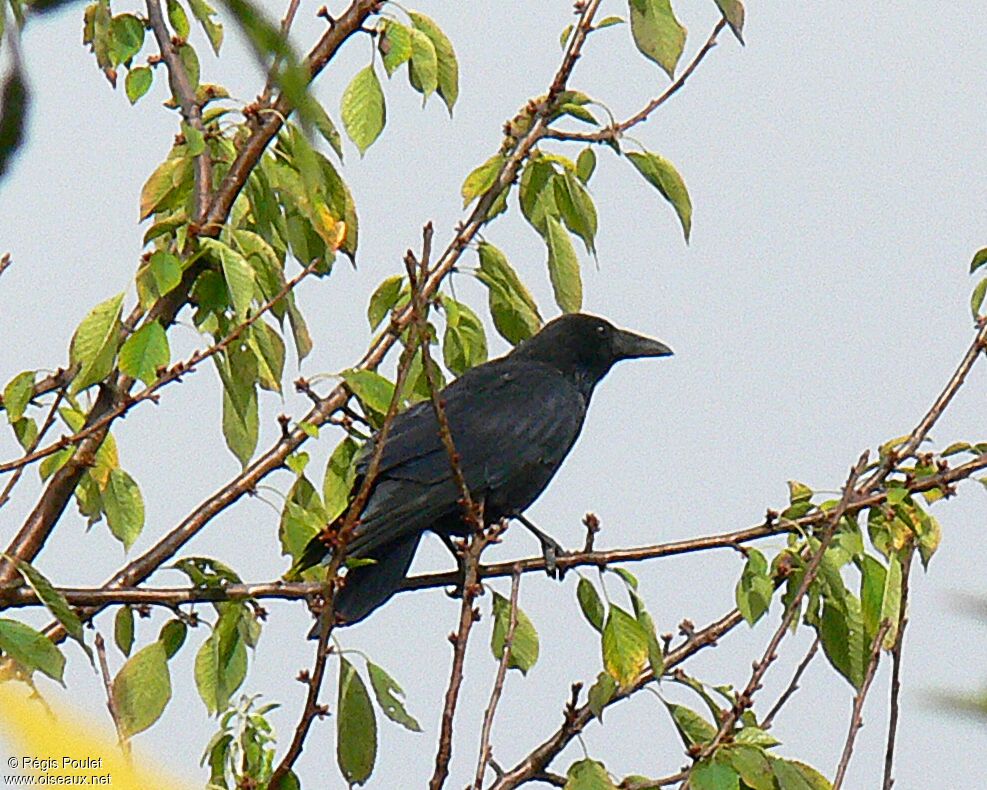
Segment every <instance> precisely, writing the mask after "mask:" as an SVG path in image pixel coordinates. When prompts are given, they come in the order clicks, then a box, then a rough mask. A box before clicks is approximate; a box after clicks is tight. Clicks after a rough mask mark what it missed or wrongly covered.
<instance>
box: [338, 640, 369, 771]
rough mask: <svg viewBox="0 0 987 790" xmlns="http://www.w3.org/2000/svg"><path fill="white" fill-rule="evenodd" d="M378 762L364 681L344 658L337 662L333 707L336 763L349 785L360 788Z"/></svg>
mask: <svg viewBox="0 0 987 790" xmlns="http://www.w3.org/2000/svg"><path fill="white" fill-rule="evenodd" d="M376 759H377V719H376V717H375V716H374V709H373V706H372V705H371V704H370V695H369V694H367V687H366V686H364V685H363V680H362V679H361V678H360V675H359V674H358V673H357V671H356V670H355V669H354V668H353V665H352V664H350V662H349V661H347V660H346V659H345V658H343V657H342V656H340V659H339V697H338V702H337V705H336V762H337V763H338V764H339V769H340V770H341V771H342V772H343V777H344V778H345V779H346V781H347V782H348V783H349V784H350V786H352V785H362V784H364V783H365V782H366V781H367V779H369V778H370V774H371V773H373V770H374V762H375V761H376Z"/></svg>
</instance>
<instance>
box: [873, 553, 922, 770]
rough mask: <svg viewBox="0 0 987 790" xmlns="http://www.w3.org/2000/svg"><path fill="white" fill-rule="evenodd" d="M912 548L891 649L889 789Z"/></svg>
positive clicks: (906, 562)
mask: <svg viewBox="0 0 987 790" xmlns="http://www.w3.org/2000/svg"><path fill="white" fill-rule="evenodd" d="M914 556H915V552H914V550H910V551H909V552H908V553H907V554H905V558H904V560H903V561H902V563H901V604H900V608H899V610H898V631H897V638H896V639H895V643H894V647H893V648H892V649H891V703H890V710H889V712H888V747H887V750H886V751H885V754H884V782H883V784H882V785H881V787H882V789H883V790H891V787H892V785H894V778H893V776H892V773H893V771H894V747H895V737H896V736H897V734H898V698H899V696H900V694H901V650H902V644H903V643H904V641H905V626H906V625H907V624H908V577H909V575H910V573H911V569H912V559H913V558H914Z"/></svg>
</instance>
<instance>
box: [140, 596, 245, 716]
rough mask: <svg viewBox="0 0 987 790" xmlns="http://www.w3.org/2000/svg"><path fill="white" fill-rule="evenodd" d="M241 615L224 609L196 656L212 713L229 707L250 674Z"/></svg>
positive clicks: (201, 693) (203, 693) (197, 680)
mask: <svg viewBox="0 0 987 790" xmlns="http://www.w3.org/2000/svg"><path fill="white" fill-rule="evenodd" d="M239 616H240V612H239V611H238V610H236V609H233V608H230V609H226V610H224V612H223V614H222V615H220V618H219V620H218V621H217V623H216V627H215V628H214V629H213V632H212V634H210V635H209V638H208V639H206V641H205V642H203V643H202V647H200V648H199V652H198V653H197V654H196V656H195V685H196V688H197V689H198V690H199V696H200V697H201V698H202V701H203V702H204V703H205V704H206V708H207V710H208V711H209V713H210V714H216V713H220V712H222V711H224V710H225V709H226V706H227V705H228V704H229V701H230V697H231V696H232V695H233V693H234V692H235V691H236V690H237V689H238V688H240V685H241V684H242V683H243V680H244V678H245V677H246V675H247V648H246V646H245V645H244V643H243V639H242V638H241V636H240V632H239V629H238V622H237V621H238V620H239ZM158 644H160V643H158Z"/></svg>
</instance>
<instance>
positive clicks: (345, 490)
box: [322, 437, 359, 522]
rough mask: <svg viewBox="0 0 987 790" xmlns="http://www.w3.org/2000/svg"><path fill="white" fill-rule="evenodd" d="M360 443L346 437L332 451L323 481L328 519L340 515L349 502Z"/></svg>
mask: <svg viewBox="0 0 987 790" xmlns="http://www.w3.org/2000/svg"><path fill="white" fill-rule="evenodd" d="M357 450H359V445H358V444H357V443H356V442H355V441H354V440H353V439H351V438H350V437H346V438H345V439H343V441H341V442H340V443H339V444H338V445H336V449H335V450H333V451H332V455H331V456H329V461H328V462H327V463H326V474H325V478H324V479H323V481H322V499H323V501H324V502H325V513H326V521H327V522H328V521H331V520H332V519H334V518H336V516H338V515H340V514H341V513H342V512H343V511H344V510H345V509H346V505H347V504H349V497H350V491H351V490H352V489H353V481H354V479H355V478H356V465H355V463H354V461H355V459H356V455H357Z"/></svg>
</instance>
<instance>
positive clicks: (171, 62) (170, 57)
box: [146, 0, 212, 224]
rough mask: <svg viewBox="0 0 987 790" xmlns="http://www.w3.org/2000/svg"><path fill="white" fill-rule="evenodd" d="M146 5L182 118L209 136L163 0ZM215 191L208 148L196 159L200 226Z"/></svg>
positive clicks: (196, 186) (150, 0)
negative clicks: (162, 8)
mask: <svg viewBox="0 0 987 790" xmlns="http://www.w3.org/2000/svg"><path fill="white" fill-rule="evenodd" d="M146 5H147V21H148V23H149V24H150V26H151V30H152V31H153V32H154V38H155V39H156V40H157V42H158V50H159V51H160V52H161V59H162V60H163V61H164V62H165V66H166V67H167V69H168V83H169V85H170V86H171V92H172V93H173V94H174V96H175V100H176V102H177V103H178V106H179V108H181V111H182V117H183V118H185V122H186V123H187V124H188V125H189V126H191V127H192V128H193V129H195V130H196V131H198V132H200V133H202V134H205V131H206V127H205V126H204V125H203V123H202V106H201V104H200V103H199V101H198V100H197V99H196V96H195V88H194V87H193V85H192V80H191V79H190V78H189V75H188V71H187V70H186V69H185V64H184V63H183V62H182V59H181V57H180V56H179V54H178V50H177V49H176V48H175V46H174V44H172V41H171V37H170V36H169V35H168V27H167V25H166V24H165V21H164V16H163V15H162V13H161V3H160V2H159V0H146ZM211 190H212V159H211V158H210V154H209V147H208V146H206V148H205V149H204V150H203V151H202V152H201V153H200V154H199V155H198V156H197V157H195V207H194V209H193V213H194V215H195V222H196V223H197V224H201V223H202V221H203V219H204V218H205V215H206V210H207V209H208V207H209V200H210V192H211Z"/></svg>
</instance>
